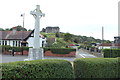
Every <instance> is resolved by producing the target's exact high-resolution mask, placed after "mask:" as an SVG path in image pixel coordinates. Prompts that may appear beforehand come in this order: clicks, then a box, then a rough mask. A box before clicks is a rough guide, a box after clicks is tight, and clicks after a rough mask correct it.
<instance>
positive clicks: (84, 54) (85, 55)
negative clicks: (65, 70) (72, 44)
mask: <svg viewBox="0 0 120 80" xmlns="http://www.w3.org/2000/svg"><path fill="white" fill-rule="evenodd" d="M76 58H97V57H96V56H94V55H92V54H89V53H88V52H86V51H83V50H82V49H79V50H78V51H77V53H76Z"/></svg>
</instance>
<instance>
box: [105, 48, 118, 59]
mask: <svg viewBox="0 0 120 80" xmlns="http://www.w3.org/2000/svg"><path fill="white" fill-rule="evenodd" d="M103 53H104V57H105V58H110V57H111V58H115V57H120V49H103Z"/></svg>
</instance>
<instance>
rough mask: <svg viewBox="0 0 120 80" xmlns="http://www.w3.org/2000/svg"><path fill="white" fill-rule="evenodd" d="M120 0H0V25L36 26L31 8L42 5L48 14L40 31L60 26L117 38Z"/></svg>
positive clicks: (71, 30) (2, 26)
mask: <svg viewBox="0 0 120 80" xmlns="http://www.w3.org/2000/svg"><path fill="white" fill-rule="evenodd" d="M118 1H120V0H1V1H0V10H1V11H0V27H1V28H4V29H5V28H11V27H14V26H17V25H22V20H23V18H22V17H21V16H20V15H21V14H22V13H25V28H27V29H34V17H33V16H32V15H30V11H32V10H34V9H35V8H36V5H40V9H41V10H42V12H43V13H45V17H42V18H41V19H40V30H42V28H45V27H46V26H59V27H60V31H61V32H69V33H72V34H76V35H84V36H88V37H89V36H92V37H94V38H99V39H101V38H102V36H101V34H102V26H104V32H105V33H104V39H106V40H114V36H117V35H118Z"/></svg>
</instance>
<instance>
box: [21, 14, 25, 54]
mask: <svg viewBox="0 0 120 80" xmlns="http://www.w3.org/2000/svg"><path fill="white" fill-rule="evenodd" d="M21 17H23V29H24V19H25V13H23V14H21ZM23 29H21V30H22V41H21V47H22V55H23V38H24V37H23V34H24V32H23Z"/></svg>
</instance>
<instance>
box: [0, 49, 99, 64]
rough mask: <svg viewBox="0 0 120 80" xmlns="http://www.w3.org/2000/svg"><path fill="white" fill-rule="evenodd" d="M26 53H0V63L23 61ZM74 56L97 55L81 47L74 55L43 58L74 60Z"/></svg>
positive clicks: (91, 56)
mask: <svg viewBox="0 0 120 80" xmlns="http://www.w3.org/2000/svg"><path fill="white" fill-rule="evenodd" d="M27 58H28V56H27V55H14V56H12V55H3V54H0V63H8V62H15V61H24V59H27ZM76 58H97V56H95V55H92V54H89V53H88V52H86V51H84V50H83V49H79V50H77V52H76V57H47V56H45V57H44V59H62V60H68V61H74V60H75V59H76Z"/></svg>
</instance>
